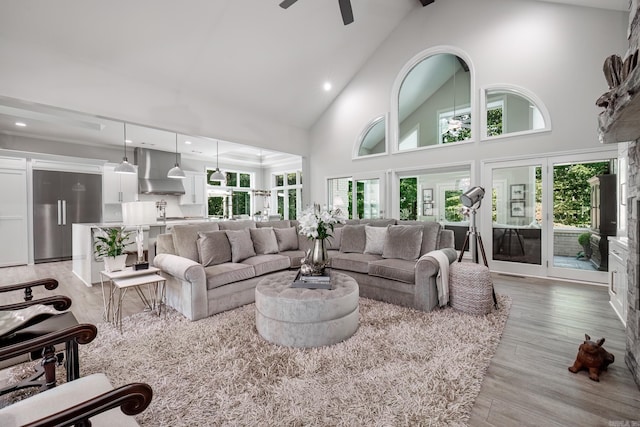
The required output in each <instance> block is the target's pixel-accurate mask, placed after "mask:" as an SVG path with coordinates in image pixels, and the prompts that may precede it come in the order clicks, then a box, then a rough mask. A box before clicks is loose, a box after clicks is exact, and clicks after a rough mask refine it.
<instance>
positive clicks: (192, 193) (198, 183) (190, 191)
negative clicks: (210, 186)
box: [180, 171, 207, 205]
mask: <svg viewBox="0 0 640 427" xmlns="http://www.w3.org/2000/svg"><path fill="white" fill-rule="evenodd" d="M184 174H185V175H186V176H187V177H186V178H185V179H183V180H182V182H183V185H184V196H180V204H181V205H204V204H205V200H204V199H205V197H204V194H205V189H206V182H207V175H206V174H204V173H198V172H189V171H185V172H184Z"/></svg>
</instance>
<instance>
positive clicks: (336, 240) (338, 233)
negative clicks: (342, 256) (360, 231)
mask: <svg viewBox="0 0 640 427" xmlns="http://www.w3.org/2000/svg"><path fill="white" fill-rule="evenodd" d="M343 228H344V227H336V228H334V229H333V233H331V234H332V235H331V237H329V238H327V246H326V248H327V250H334V251H339V250H340V243H341V242H342V229H343Z"/></svg>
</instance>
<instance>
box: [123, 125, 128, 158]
mask: <svg viewBox="0 0 640 427" xmlns="http://www.w3.org/2000/svg"><path fill="white" fill-rule="evenodd" d="M123 124H124V141H123V143H122V147H123V148H124V158H125V159H126V158H127V124H126V123H123Z"/></svg>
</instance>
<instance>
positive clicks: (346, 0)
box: [280, 0, 353, 25]
mask: <svg viewBox="0 0 640 427" xmlns="http://www.w3.org/2000/svg"><path fill="white" fill-rule="evenodd" d="M297 1H298V0H284V1H283V2H282V3H280V7H281V8H283V9H287V8H288V7H289V6H291V5H292V4H294V3H295V2H297ZM338 4H339V5H340V13H341V14H342V22H344V25H349V24H351V23H352V22H353V9H351V0H338Z"/></svg>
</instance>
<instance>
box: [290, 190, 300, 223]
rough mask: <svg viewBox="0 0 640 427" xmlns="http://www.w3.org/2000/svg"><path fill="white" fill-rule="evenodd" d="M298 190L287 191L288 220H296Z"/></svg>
mask: <svg viewBox="0 0 640 427" xmlns="http://www.w3.org/2000/svg"><path fill="white" fill-rule="evenodd" d="M297 192H298V190H294V189H292V190H289V191H288V194H287V195H288V201H289V219H296V212H297V210H298V209H297V203H296V201H297V197H296V194H297Z"/></svg>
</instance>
